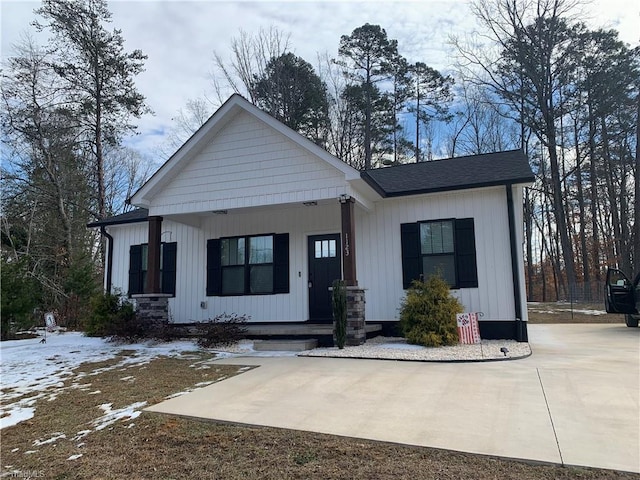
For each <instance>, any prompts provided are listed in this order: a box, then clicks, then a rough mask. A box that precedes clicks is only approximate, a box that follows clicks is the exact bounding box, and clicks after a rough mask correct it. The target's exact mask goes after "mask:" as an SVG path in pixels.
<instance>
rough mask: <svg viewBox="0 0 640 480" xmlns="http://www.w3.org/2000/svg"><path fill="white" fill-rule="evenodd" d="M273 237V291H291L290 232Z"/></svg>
mask: <svg viewBox="0 0 640 480" xmlns="http://www.w3.org/2000/svg"><path fill="white" fill-rule="evenodd" d="M273 237H274V238H273V293H289V234H288V233H279V234H277V235H274V236H273Z"/></svg>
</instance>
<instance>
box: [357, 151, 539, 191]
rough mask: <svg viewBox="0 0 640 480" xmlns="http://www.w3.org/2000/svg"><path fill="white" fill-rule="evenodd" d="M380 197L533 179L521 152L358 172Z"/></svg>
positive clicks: (530, 181)
mask: <svg viewBox="0 0 640 480" xmlns="http://www.w3.org/2000/svg"><path fill="white" fill-rule="evenodd" d="M361 175H362V178H363V180H364V181H366V182H367V183H368V184H369V185H370V186H371V187H372V188H373V189H375V190H376V191H377V192H378V193H379V194H380V195H382V196H383V197H400V196H405V195H417V194H421V193H433V192H446V191H453V190H463V189H468V188H479V187H490V186H496V185H508V184H517V183H532V182H533V181H534V180H535V176H534V175H533V172H532V171H531V166H530V165H529V161H528V159H527V157H526V155H525V154H524V152H523V151H522V150H509V151H505V152H496V153H486V154H482V155H470V156H466V157H455V158H448V159H443V160H434V161H431V162H421V163H409V164H403V165H396V166H393V167H384V168H377V169H374V170H366V171H364V172H361Z"/></svg>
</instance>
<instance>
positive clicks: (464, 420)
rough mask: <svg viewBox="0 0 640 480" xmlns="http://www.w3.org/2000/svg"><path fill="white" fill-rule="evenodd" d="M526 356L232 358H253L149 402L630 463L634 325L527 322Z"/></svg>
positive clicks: (215, 415)
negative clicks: (467, 359)
mask: <svg viewBox="0 0 640 480" xmlns="http://www.w3.org/2000/svg"><path fill="white" fill-rule="evenodd" d="M529 340H530V344H531V348H532V350H533V355H532V356H530V357H528V358H526V359H522V360H513V361H505V362H491V363H465V364H433V363H413V362H394V361H384V360H354V359H335V358H302V357H280V358H234V359H227V360H221V361H220V363H232V364H243V365H259V368H255V369H253V370H250V371H248V372H246V373H243V374H241V375H238V376H236V377H233V378H230V379H228V380H224V381H222V382H220V383H217V384H214V385H211V386H208V387H205V388H202V389H200V390H197V391H195V392H193V393H190V394H187V395H184V396H181V397H177V398H174V399H171V400H167V401H165V402H162V403H160V404H158V405H155V406H152V407H150V408H148V409H147V410H148V411H153V412H162V413H169V414H175V415H184V416H193V417H200V418H206V419H213V420H219V421H226V422H234V423H244V424H252V425H263V426H272V427H280V428H290V429H295V430H307V431H312V432H320V433H328V434H334V435H343V436H349V437H358V438H366V439H372V440H381V441H386V442H397V443H402V444H409V445H419V446H428V447H437V448H445V449H450V450H460V451H466V452H472V453H481V454H488V455H497V456H503V457H511V458H520V459H527V460H536V461H544V462H553V463H562V464H566V465H582V466H591V467H600V468H609V469H616V470H626V471H632V472H640V406H639V396H640V329H637V328H636V329H633V328H627V327H625V326H624V325H617V324H606V325H603V324H600V325H585V324H581V325H576V324H573V325H530V326H529Z"/></svg>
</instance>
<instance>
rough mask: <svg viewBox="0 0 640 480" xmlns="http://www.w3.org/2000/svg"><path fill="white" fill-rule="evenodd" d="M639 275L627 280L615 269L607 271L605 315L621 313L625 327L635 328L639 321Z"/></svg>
mask: <svg viewBox="0 0 640 480" xmlns="http://www.w3.org/2000/svg"><path fill="white" fill-rule="evenodd" d="M639 284H640V273H639V274H638V275H636V278H635V279H634V280H633V282H632V281H631V280H629V278H627V276H626V275H625V274H624V273H622V272H621V271H620V270H618V269H617V268H609V269H607V285H606V287H605V294H604V306H605V309H606V310H607V313H623V314H624V322H625V323H626V324H627V327H637V326H638V320H640V285H639Z"/></svg>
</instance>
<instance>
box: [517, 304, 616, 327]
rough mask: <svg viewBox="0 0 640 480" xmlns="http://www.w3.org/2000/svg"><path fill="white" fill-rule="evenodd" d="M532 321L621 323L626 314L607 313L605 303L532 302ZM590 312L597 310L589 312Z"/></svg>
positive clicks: (529, 307) (529, 310) (530, 315)
mask: <svg viewBox="0 0 640 480" xmlns="http://www.w3.org/2000/svg"><path fill="white" fill-rule="evenodd" d="M527 310H528V312H529V322H531V323H620V324H623V325H624V315H617V314H605V313H602V312H604V305H600V304H591V303H574V304H573V305H572V304H570V303H562V302H557V303H530V304H529V305H528V308H527ZM589 312H596V314H594V313H589Z"/></svg>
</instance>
